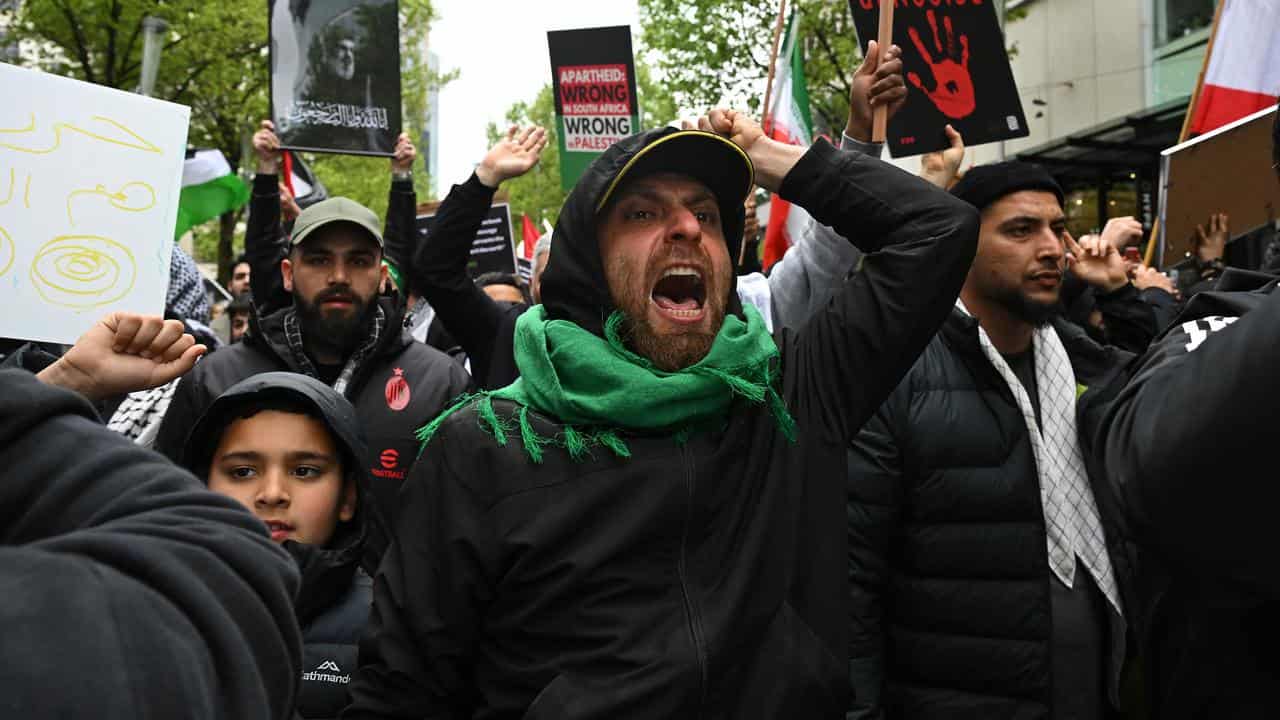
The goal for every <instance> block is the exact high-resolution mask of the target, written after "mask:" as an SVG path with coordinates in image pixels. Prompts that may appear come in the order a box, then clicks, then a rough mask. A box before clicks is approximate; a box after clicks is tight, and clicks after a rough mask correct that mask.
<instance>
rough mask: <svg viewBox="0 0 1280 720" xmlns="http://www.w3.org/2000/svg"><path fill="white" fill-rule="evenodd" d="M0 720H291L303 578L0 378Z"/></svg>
mask: <svg viewBox="0 0 1280 720" xmlns="http://www.w3.org/2000/svg"><path fill="white" fill-rule="evenodd" d="M0 468H3V469H2V470H0V474H2V475H3V478H2V479H0V598H2V600H0V653H2V654H3V657H4V658H5V662H4V664H3V667H2V668H0V717H5V718H25V719H28V720H41V719H42V718H50V719H52V718H71V717H93V718H102V719H104V720H116V719H119V720H168V719H169V718H197V719H208V720H214V719H215V718H218V719H220V718H245V719H246V720H248V719H255V718H261V719H262V720H283V719H284V718H288V717H289V716H290V713H291V712H292V711H293V706H294V699H295V694H296V692H297V689H298V673H299V665H298V656H299V649H300V639H299V635H298V626H297V623H296V622H295V620H294V616H293V607H292V598H293V595H294V593H295V591H296V590H297V588H298V571H297V568H296V567H295V566H294V563H292V562H290V560H289V558H288V557H287V556H286V555H285V553H284V552H282V551H281V550H280V548H279V547H277V546H276V545H275V544H274V543H272V542H271V540H270V538H269V537H268V536H267V533H266V530H265V528H264V527H263V526H262V523H261V522H259V521H258V520H256V519H255V518H254V517H253V516H252V515H250V514H249V513H248V512H246V511H245V510H244V508H243V507H241V506H240V504H239V503H237V502H235V501H234V500H231V499H229V498H225V497H222V496H220V495H216V494H214V493H211V492H208V491H207V490H205V489H204V488H203V487H201V486H200V483H199V482H198V481H197V480H196V479H195V478H194V477H192V476H191V475H190V474H189V473H187V472H185V471H183V470H181V469H179V468H176V467H174V466H173V465H172V464H170V463H169V462H167V461H165V460H164V459H163V458H161V457H160V456H158V455H156V454H155V453H153V452H150V451H148V450H144V449H142V448H140V447H138V446H137V445H134V444H133V443H131V442H129V440H127V439H126V438H124V437H122V436H121V435H119V434H117V433H114V432H112V431H110V430H108V429H107V428H105V427H103V426H102V424H101V423H100V422H98V419H97V417H95V415H94V412H93V410H92V409H91V408H90V407H89V404H88V403H87V402H86V401H85V400H84V399H83V398H81V397H79V396H77V395H75V394H73V393H70V392H67V391H65V390H61V389H58V388H52V387H49V386H47V385H44V384H43V383H41V382H39V381H38V380H36V379H35V378H34V377H32V376H31V374H30V373H27V372H24V371H21V370H2V371H0Z"/></svg>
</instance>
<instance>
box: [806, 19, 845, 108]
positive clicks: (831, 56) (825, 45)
mask: <svg viewBox="0 0 1280 720" xmlns="http://www.w3.org/2000/svg"><path fill="white" fill-rule="evenodd" d="M813 36H814V37H816V38H818V44H819V45H821V46H822V50H823V52H824V54H826V56H827V59H828V60H830V61H831V64H832V65H833V66H835V69H836V81H837V87H839V88H840V89H841V90H843V91H844V96H845V97H852V96H853V86H852V85H850V84H849V82H848V80H846V78H847V77H848V75H846V74H845V73H844V72H843V71H844V69H845V68H844V66H843V65H842V64H841V63H840V60H839V58H837V57H836V51H835V50H834V49H832V47H831V43H830V42H828V41H827V35H826V33H824V32H821V31H818V32H815V33H813Z"/></svg>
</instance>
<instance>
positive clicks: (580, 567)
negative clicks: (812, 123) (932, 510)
mask: <svg viewBox="0 0 1280 720" xmlns="http://www.w3.org/2000/svg"><path fill="white" fill-rule="evenodd" d="M699 127H700V128H701V130H676V129H674V128H663V129H659V130H651V131H649V132H646V133H643V134H640V135H635V136H632V137H629V138H625V139H623V140H620V141H619V142H617V143H616V144H614V145H613V146H612V147H611V148H609V149H608V150H607V151H605V153H604V154H603V155H602V156H601V157H600V158H599V159H597V160H596V161H595V162H594V163H592V165H591V166H590V167H589V168H588V169H587V171H586V173H585V174H584V175H583V177H582V179H581V180H579V182H578V184H577V185H576V187H575V188H574V189H573V191H572V192H571V193H570V195H569V197H568V199H567V200H566V202H565V205H564V208H563V210H562V211H561V213H560V216H559V220H558V222H557V225H556V228H555V241H554V242H553V243H552V244H551V259H550V262H549V263H548V266H547V271H546V274H545V275H544V277H543V279H542V290H541V296H542V303H541V304H540V305H537V306H534V307H532V308H530V309H529V310H528V311H526V312H525V313H524V314H523V315H522V316H521V317H520V319H519V321H518V322H517V324H516V331H515V359H516V363H517V364H518V366H519V370H520V377H519V379H518V380H516V381H515V383H513V384H512V385H509V386H507V387H505V388H502V389H500V390H493V391H488V392H485V393H481V394H480V396H479V397H474V398H468V399H467V400H465V401H463V402H462V403H460V404H459V405H458V406H457V407H455V408H452V409H451V410H450V411H449V412H447V413H446V414H445V415H443V416H442V417H441V418H439V419H437V420H436V421H433V422H432V423H431V424H430V425H428V426H426V427H425V428H423V430H422V432H421V437H422V438H423V442H424V445H423V459H422V461H421V462H420V463H419V464H418V465H417V466H415V468H414V470H413V472H412V474H411V475H410V478H409V480H408V481H406V484H405V487H404V490H403V492H402V493H401V495H400V498H399V500H400V503H401V505H402V507H403V509H402V511H401V515H400V521H399V523H398V525H397V528H396V530H395V533H394V536H395V537H394V542H393V544H392V547H391V549H390V550H388V552H387V555H386V557H385V559H384V561H383V565H382V567H381V569H380V571H379V574H378V576H377V578H376V580H375V585H374V610H373V614H372V615H371V619H370V625H369V627H368V631H367V633H366V639H365V643H364V644H363V645H362V646H361V657H360V659H361V666H362V667H361V670H360V673H359V675H358V677H357V678H356V679H355V680H354V681H353V682H352V686H351V687H352V699H353V705H352V707H351V708H349V709H348V710H347V712H346V713H344V715H343V717H345V718H422V717H433V718H445V717H449V718H473V717H486V718H516V717H524V718H531V719H533V720H542V719H543V718H557V719H562V718H566V719H567V718H611V719H613V720H622V719H624V718H694V717H714V718H737V719H738V720H744V719H745V720H750V719H752V718H760V719H761V720H763V719H765V718H768V719H769V720H776V719H778V718H832V717H839V716H841V715H842V713H843V712H844V708H845V706H846V703H847V690H848V664H847V662H846V660H845V653H846V647H847V645H846V640H845V630H846V626H847V617H848V612H847V608H846V604H845V598H846V592H845V589H844V584H845V583H844V572H843V570H844V563H845V552H844V536H845V518H844V505H843V499H844V488H843V484H842V479H843V470H844V466H845V457H844V448H845V447H846V446H847V444H848V443H849V442H850V441H852V439H853V437H854V435H855V434H856V433H857V430H858V428H859V427H860V426H861V425H862V423H863V422H864V421H865V420H866V418H867V417H868V416H869V415H870V414H871V413H872V412H874V410H875V408H876V407H877V406H878V405H879V404H880V401H881V400H882V399H883V398H884V397H885V395H887V394H888V392H889V391H890V389H891V388H892V387H893V386H894V385H895V384H896V383H897V381H898V379H899V378H900V377H901V376H902V374H903V373H904V372H906V370H907V369H908V368H909V367H910V365H911V363H912V361H913V359H914V358H915V356H916V354H917V353H918V352H919V351H920V350H921V349H922V348H923V347H924V346H925V344H927V342H928V340H929V338H930V337H931V336H932V335H933V332H934V331H935V330H936V329H937V327H938V324H939V323H940V322H941V321H942V320H943V319H944V318H945V317H946V316H947V314H948V313H949V312H950V309H951V306H952V304H953V303H954V301H955V297H956V293H957V292H958V291H959V288H960V285H961V283H962V281H963V279H964V274H965V271H966V269H967V268H968V265H969V261H970V260H971V259H972V256H973V251H974V246H975V242H976V236H977V213H976V212H975V211H974V210H973V209H972V208H970V207H968V206H967V205H965V204H964V203H963V202H960V201H958V200H956V199H955V198H953V197H951V196H950V195H948V194H947V193H946V192H944V191H942V190H939V189H937V188H934V187H932V186H930V185H929V184H928V183H926V182H924V181H923V180H920V179H919V178H916V177H914V176H911V175H908V174H907V173H904V172H902V171H901V170H898V169H897V168H895V167H893V166H891V165H888V164H886V163H883V162H881V161H879V160H878V159H875V158H871V157H867V156H865V155H860V154H855V153H848V152H842V151H839V150H836V149H835V148H833V147H832V146H831V145H830V144H829V143H827V141H825V140H819V141H818V142H817V143H815V144H814V145H813V146H812V147H811V148H803V147H796V146H790V145H784V144H782V143H780V142H777V141H775V140H772V139H770V138H768V137H765V136H764V134H763V132H762V131H761V129H760V127H759V126H758V125H757V124H756V123H754V122H753V121H751V120H749V119H748V118H747V117H746V116H744V115H742V114H738V113H735V112H731V111H720V110H717V111H713V112H712V113H711V114H710V116H708V117H706V118H703V119H702V120H701V121H700V122H699ZM753 174H754V180H755V182H758V183H759V184H760V185H761V186H762V187H764V188H767V189H769V190H770V191H773V192H777V193H779V194H780V195H781V196H782V197H784V198H786V199H787V200H789V201H791V202H793V203H796V204H798V205H799V206H801V207H803V208H805V209H806V210H808V211H809V213H810V214H812V215H813V216H814V217H815V218H817V219H818V220H819V221H820V222H823V223H825V224H827V225H830V226H832V227H834V228H835V229H836V230H837V231H838V232H840V233H841V234H842V235H843V236H844V237H855V238H856V241H857V242H858V243H859V244H860V245H861V248H862V249H863V250H864V251H866V252H867V255H866V259H865V262H864V264H863V267H862V271H861V272H859V273H857V274H855V275H854V276H853V277H851V278H850V279H849V280H848V281H847V282H846V283H845V284H844V285H843V287H842V288H841V289H840V290H839V291H838V292H837V293H836V294H835V296H834V297H833V298H832V300H831V302H830V303H828V304H827V305H826V306H825V307H824V308H823V309H822V310H820V311H818V312H817V313H816V314H815V315H814V316H813V317H812V318H811V319H810V320H809V322H808V323H807V324H804V325H803V326H801V327H799V328H796V329H794V330H793V329H791V328H783V329H781V330H779V332H778V334H777V336H776V340H775V337H774V336H771V335H770V334H769V332H768V330H767V328H766V327H765V324H764V319H763V317H762V316H761V313H760V311H758V310H756V309H755V308H754V307H752V306H745V307H744V306H743V305H742V304H741V303H740V301H739V300H738V296H737V293H736V292H735V287H734V284H735V278H734V270H733V262H732V258H733V257H736V254H737V251H738V246H739V243H741V241H742V228H743V220H744V218H743V201H744V199H745V197H746V194H747V193H748V192H749V191H750V189H751V186H752V181H753Z"/></svg>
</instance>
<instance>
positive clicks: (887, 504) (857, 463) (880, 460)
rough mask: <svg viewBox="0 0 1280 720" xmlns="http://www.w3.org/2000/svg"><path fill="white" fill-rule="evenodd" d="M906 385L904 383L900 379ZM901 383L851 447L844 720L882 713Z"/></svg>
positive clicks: (872, 719) (870, 719) (866, 719)
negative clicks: (847, 701)
mask: <svg viewBox="0 0 1280 720" xmlns="http://www.w3.org/2000/svg"><path fill="white" fill-rule="evenodd" d="M904 385H905V383H904ZM908 392H909V391H908V389H907V388H905V387H899V389H898V390H896V391H894V394H893V395H891V396H890V398H889V400H888V401H886V402H885V403H884V405H882V406H881V407H880V410H879V411H877V412H876V414H875V415H873V416H872V417H871V419H870V420H868V421H867V424H866V425H865V426H864V427H863V428H862V432H860V433H858V437H857V439H856V440H854V442H853V445H852V447H851V449H850V451H849V469H848V475H847V478H848V481H847V483H846V497H847V498H848V500H847V504H848V514H849V545H848V555H849V685H850V687H851V688H852V690H853V692H852V693H851V696H852V703H851V705H850V707H849V712H848V713H847V714H846V718H847V720H879V719H880V718H883V717H884V711H883V709H882V706H881V700H880V696H881V694H882V692H883V690H884V673H885V657H884V633H885V630H886V628H885V627H884V624H883V620H884V594H885V591H886V587H885V585H886V583H887V582H888V568H889V548H890V543H891V542H892V538H893V536H894V534H895V532H896V530H897V526H898V521H899V517H900V514H901V507H902V498H901V488H902V473H903V468H902V453H901V450H900V449H899V441H898V439H897V436H896V433H897V432H898V431H899V430H900V429H899V428H898V427H896V426H895V423H896V418H897V417H898V416H899V411H900V407H899V403H897V402H896V401H897V399H898V398H899V397H900V396H906V395H907V394H908Z"/></svg>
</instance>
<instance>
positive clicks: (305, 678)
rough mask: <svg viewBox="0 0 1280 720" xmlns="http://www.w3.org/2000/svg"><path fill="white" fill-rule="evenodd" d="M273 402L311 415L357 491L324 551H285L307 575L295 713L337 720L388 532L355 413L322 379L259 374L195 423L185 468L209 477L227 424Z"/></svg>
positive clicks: (300, 610) (300, 602)
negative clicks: (373, 495)
mask: <svg viewBox="0 0 1280 720" xmlns="http://www.w3.org/2000/svg"><path fill="white" fill-rule="evenodd" d="M272 397H287V398H289V399H292V400H295V401H299V402H301V403H303V404H305V405H307V406H309V407H311V408H313V409H314V412H315V416H316V417H317V419H319V420H320V421H321V422H323V423H324V425H325V426H326V427H327V428H328V430H329V434H330V436H331V437H332V438H333V440H334V442H335V444H337V445H338V446H339V448H340V450H341V452H342V454H343V465H344V468H345V469H346V473H347V478H346V480H347V482H354V483H355V485H356V497H357V501H356V512H355V515H354V516H353V517H352V518H351V519H350V520H348V521H346V522H342V523H339V524H338V527H337V529H336V530H335V532H334V535H333V537H332V538H330V540H329V542H328V543H327V544H326V545H325V546H324V547H316V546H314V545H306V544H303V543H298V542H294V541H292V540H290V541H286V542H285V543H284V549H285V550H287V551H288V552H289V554H290V555H292V556H293V558H294V560H295V561H296V562H297V564H298V568H299V570H301V571H302V589H301V590H300V591H299V592H298V596H297V601H296V602H295V605H294V611H295V613H296V615H297V618H298V624H299V625H300V626H301V627H302V641H303V652H302V685H301V689H300V691H299V693H298V705H297V712H298V715H299V716H301V717H302V718H307V719H308V720H309V719H311V718H334V717H337V716H338V713H339V712H340V711H341V710H342V708H344V707H346V705H347V702H348V694H347V688H348V685H349V683H350V680H351V674H352V672H353V671H354V670H355V667H356V647H357V643H358V641H359V639H360V634H361V632H362V631H363V630H364V626H365V623H366V621H367V619H368V617H369V606H370V603H371V599H372V585H373V583H372V580H371V579H370V576H371V575H372V573H373V572H374V570H375V569H376V567H377V562H378V559H379V558H380V557H381V555H382V552H383V550H384V549H385V538H386V530H385V529H384V527H383V523H382V520H381V517H380V515H379V513H378V510H377V507H376V506H374V505H373V504H372V503H370V502H369V493H368V492H367V490H366V489H365V487H366V484H367V480H366V479H365V477H364V475H365V470H364V466H365V462H364V458H365V456H366V455H367V454H368V450H367V448H366V446H365V443H364V437H363V435H362V433H361V431H360V424H359V420H358V419H357V417H356V413H355V409H354V408H353V407H351V403H349V402H347V401H346V399H344V398H343V397H342V396H341V395H339V394H338V393H336V392H335V391H334V390H333V389H332V388H330V387H328V386H327V385H325V384H324V383H321V382H320V381H318V380H315V379H313V378H309V377H307V376H305V375H298V374H296V373H286V372H275V373H265V374H262V375H257V376H255V377H252V378H250V379H248V380H245V381H243V382H240V383H238V384H236V385H235V386H234V387H232V388H231V389H229V390H227V391H226V392H225V393H223V394H222V395H221V396H219V397H218V399H217V400H215V401H214V402H213V404H212V405H210V406H209V410H208V411H207V412H205V414H204V416H203V417H201V418H200V420H199V421H198V422H197V423H196V425H195V428H194V429H193V431H192V438H193V439H194V438H198V439H199V440H198V441H196V442H193V443H190V444H188V446H187V449H186V453H187V455H186V457H185V464H186V465H187V467H188V468H189V469H190V470H191V471H192V472H194V473H196V474H197V475H198V476H199V477H202V478H205V479H206V482H207V479H208V471H209V467H210V462H211V459H212V456H213V452H214V450H215V449H216V446H217V444H218V443H219V442H220V440H221V437H222V435H223V433H224V432H225V431H226V428H227V426H228V425H230V424H231V423H232V422H234V421H235V420H236V419H237V418H240V417H244V416H245V415H246V414H248V411H249V410H250V409H251V408H254V407H257V406H261V405H262V403H263V402H264V401H266V400H268V399H269V398H272Z"/></svg>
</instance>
